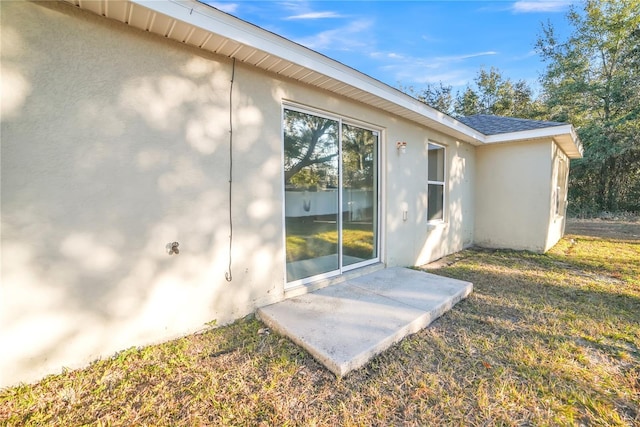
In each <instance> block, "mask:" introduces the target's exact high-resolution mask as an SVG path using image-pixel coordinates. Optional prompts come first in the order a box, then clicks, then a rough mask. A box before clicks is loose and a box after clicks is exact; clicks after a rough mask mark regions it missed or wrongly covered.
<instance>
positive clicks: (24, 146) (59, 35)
mask: <svg viewBox="0 0 640 427" xmlns="http://www.w3.org/2000/svg"><path fill="white" fill-rule="evenodd" d="M69 28H72V29H73V30H74V31H68V29H69ZM2 32H3V38H2V62H1V63H2V74H3V99H2V135H3V143H2V286H3V290H2V291H3V297H2V302H3V307H2V310H1V311H0V316H1V318H0V321H1V323H0V326H1V330H0V335H1V339H2V342H3V346H5V345H6V347H5V348H10V349H11V352H6V351H5V352H3V356H2V363H1V364H0V371H2V372H5V373H6V372H13V374H10V375H11V376H8V375H6V376H5V378H2V379H0V385H2V384H4V383H11V382H15V381H21V380H26V381H29V380H33V379H36V378H38V377H40V376H41V375H43V374H44V373H47V372H53V371H54V370H57V369H59V368H60V367H61V366H62V365H63V364H64V365H66V366H69V365H78V364H82V363H86V362H87V361H89V360H91V359H92V358H95V357H98V356H100V355H104V354H106V353H107V354H108V353H110V352H113V351H116V350H119V349H123V348H126V347H128V346H131V345H141V344H145V343H149V342H153V341H158V340H163V339H167V338H169V337H171V336H176V335H179V334H182V333H185V332H188V331H191V330H195V329H198V328H199V327H202V326H204V323H205V322H207V321H209V320H212V319H214V318H217V319H218V321H219V322H220V323H224V322H228V321H230V320H232V319H234V318H236V317H238V316H241V315H244V314H246V313H247V312H249V311H251V310H252V309H253V306H255V305H256V304H259V303H260V301H259V300H260V298H262V299H268V298H273V297H274V296H268V294H269V293H270V292H272V291H273V289H274V283H276V282H277V281H278V280H280V282H279V283H281V281H282V274H283V273H282V272H278V271H274V270H277V269H274V268H273V265H274V262H275V263H276V265H280V264H281V263H280V262H279V261H280V259H281V258H283V255H282V252H281V251H282V248H281V246H282V244H281V242H280V240H281V236H282V232H281V230H280V229H278V228H277V226H274V225H273V224H274V221H273V218H274V217H275V218H280V217H281V212H280V211H281V206H280V203H279V202H277V200H278V199H277V198H276V197H275V196H277V194H278V192H279V191H280V189H279V188H280V187H279V185H280V184H279V183H280V176H281V175H280V167H279V159H280V152H279V150H280V148H279V141H280V138H279V134H277V133H272V134H268V133H267V134H265V132H264V129H263V124H264V123H263V121H264V117H263V116H262V113H261V111H260V110H259V109H258V108H257V107H255V105H254V101H253V100H252V99H251V98H249V97H248V96H246V95H244V94H243V92H242V89H241V87H242V84H241V82H239V83H240V84H239V85H238V91H237V92H236V94H237V98H236V100H235V101H234V102H235V103H236V105H237V107H236V108H235V111H234V116H235V118H234V120H235V121H236V126H237V128H238V129H241V130H240V131H239V132H238V133H237V137H236V138H237V139H238V143H237V145H236V150H237V151H238V153H237V154H236V156H237V158H236V159H235V161H234V167H235V168H236V170H237V172H236V173H237V174H238V175H239V177H238V184H237V185H238V188H242V190H239V189H237V190H236V191H237V192H238V193H236V196H237V199H236V200H237V205H235V203H234V211H235V212H237V213H238V215H239V217H238V219H237V222H238V225H237V226H236V227H237V229H236V239H235V242H234V253H233V257H234V260H235V261H236V263H237V264H236V267H235V270H236V273H235V274H234V282H232V283H231V284H228V283H226V281H225V280H224V273H225V271H226V269H227V261H228V255H229V254H228V236H229V228H228V215H229V211H228V209H229V204H228V170H229V169H228V168H229V154H228V143H229V132H228V131H229V88H230V77H231V63H230V62H224V63H219V62H216V61H217V60H219V58H216V57H213V56H211V57H208V56H206V55H204V54H203V53H201V52H198V51H197V50H195V49H190V48H185V47H184V46H179V45H178V44H175V43H171V42H166V41H164V40H161V39H158V38H156V37H153V36H151V35H148V34H145V33H142V32H140V31H137V30H133V29H130V28H126V27H125V26H124V25H121V24H117V23H112V22H110V21H107V20H104V19H103V18H100V17H94V16H89V15H88V14H86V13H84V12H81V11H78V10H76V9H75V8H73V7H72V6H69V5H64V4H63V5H60V4H48V3H47V4H44V5H35V4H30V3H27V4H24V3H14V2H8V3H3V4H2ZM5 85H8V87H6V86H5ZM275 129H276V130H279V124H278V123H276V126H275ZM258 142H260V143H259V144H258ZM255 147H259V150H255ZM258 162H259V163H260V164H261V165H263V166H264V167H255V166H256V164H257V163H258ZM240 191H242V193H240ZM240 206H243V207H242V208H240ZM247 206H248V209H247ZM275 223H276V224H279V222H277V221H276V222H275ZM173 241H178V242H180V255H173V256H170V255H168V254H167V252H166V248H165V245H166V244H167V243H168V242H173ZM241 285H242V286H241ZM272 293H273V292H272Z"/></svg>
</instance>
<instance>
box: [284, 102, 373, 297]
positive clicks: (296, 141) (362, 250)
mask: <svg viewBox="0 0 640 427" xmlns="http://www.w3.org/2000/svg"><path fill="white" fill-rule="evenodd" d="M283 129H284V170H285V174H284V186H285V209H284V211H285V235H286V255H287V283H288V284H289V285H291V286H293V285H297V284H301V283H304V282H308V281H311V280H314V279H316V278H320V277H324V276H330V275H334V274H339V273H340V272H342V271H344V270H347V269H349V268H355V267H358V266H360V265H364V264H367V263H371V262H375V261H377V260H378V259H379V255H378V132H376V131H373V130H368V129H364V128H362V127H358V126H355V125H351V124H346V123H343V122H342V120H340V119H339V118H332V117H323V116H321V115H319V114H316V113H309V112H305V111H301V110H296V109H293V108H286V109H285V110H284V126H283Z"/></svg>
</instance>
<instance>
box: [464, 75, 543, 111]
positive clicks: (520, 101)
mask: <svg viewBox="0 0 640 427" xmlns="http://www.w3.org/2000/svg"><path fill="white" fill-rule="evenodd" d="M474 86H475V88H474V87H471V86H467V88H466V89H465V91H464V92H463V93H462V94H460V93H458V96H457V97H456V101H455V107H454V111H453V113H454V115H456V116H470V115H474V114H491V115H496V116H507V117H520V118H530V119H537V118H540V116H541V114H542V108H541V106H540V103H539V102H537V101H536V100H534V98H533V90H532V89H531V87H530V86H529V85H528V84H527V82H525V81H524V80H519V81H517V82H515V83H514V82H513V81H512V80H511V79H509V78H505V77H503V76H502V73H501V72H500V71H499V70H498V69H496V68H493V67H492V68H491V69H490V70H489V71H487V70H485V69H481V70H480V71H479V72H478V75H477V76H476V78H475V80H474Z"/></svg>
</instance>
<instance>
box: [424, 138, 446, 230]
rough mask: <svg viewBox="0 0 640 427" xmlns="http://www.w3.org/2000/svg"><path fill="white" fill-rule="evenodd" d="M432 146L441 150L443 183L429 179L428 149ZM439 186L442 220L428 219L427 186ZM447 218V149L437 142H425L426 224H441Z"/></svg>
mask: <svg viewBox="0 0 640 427" xmlns="http://www.w3.org/2000/svg"><path fill="white" fill-rule="evenodd" d="M431 145H433V146H436V147H438V149H442V150H443V151H442V162H443V165H442V169H443V179H444V180H443V181H432V180H430V179H429V147H430V146H431ZM430 185H440V186H442V218H439V219H429V186H430ZM446 218H447V147H446V146H445V145H443V144H439V143H437V142H433V141H428V142H427V223H428V224H443V223H445V222H446Z"/></svg>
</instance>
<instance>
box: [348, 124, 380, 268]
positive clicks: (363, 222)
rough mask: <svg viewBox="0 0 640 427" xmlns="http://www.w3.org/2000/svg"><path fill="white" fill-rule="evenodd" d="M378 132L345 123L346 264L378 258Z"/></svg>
mask: <svg viewBox="0 0 640 427" xmlns="http://www.w3.org/2000/svg"><path fill="white" fill-rule="evenodd" d="M377 156H378V133H377V132H374V131H371V130H368V129H362V128H359V127H356V126H352V125H347V124H344V125H343V126H342V239H341V241H342V266H349V265H353V264H358V263H360V262H364V261H368V260H371V259H375V258H377V257H378V247H377V242H378V235H377V234H378V182H377V179H378V176H377V175H378V159H377Z"/></svg>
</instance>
